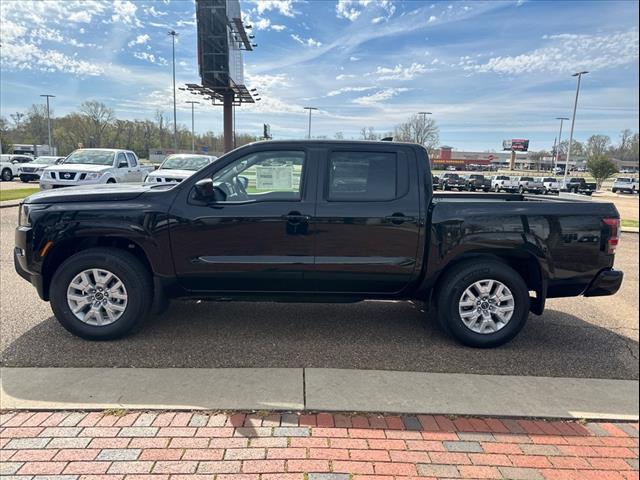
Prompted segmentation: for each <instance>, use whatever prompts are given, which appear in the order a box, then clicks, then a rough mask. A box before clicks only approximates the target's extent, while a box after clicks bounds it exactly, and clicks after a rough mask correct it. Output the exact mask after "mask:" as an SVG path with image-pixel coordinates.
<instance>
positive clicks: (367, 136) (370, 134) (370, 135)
mask: <svg viewBox="0 0 640 480" xmlns="http://www.w3.org/2000/svg"><path fill="white" fill-rule="evenodd" d="M360 135H361V136H362V140H378V138H379V137H378V134H377V133H376V132H375V129H374V128H373V127H362V128H361V129H360Z"/></svg>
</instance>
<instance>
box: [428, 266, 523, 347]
mask: <svg viewBox="0 0 640 480" xmlns="http://www.w3.org/2000/svg"><path fill="white" fill-rule="evenodd" d="M484 279H492V280H498V281H500V282H502V283H503V284H505V285H506V286H507V287H508V288H509V290H511V293H512V294H513V298H514V302H515V310H514V312H513V316H512V317H511V320H510V321H509V323H507V325H506V326H504V327H503V328H502V329H500V330H498V331H497V332H495V333H491V334H479V333H475V332H473V331H472V330H470V329H469V328H468V327H467V326H466V325H465V324H464V322H463V321H462V319H461V318H460V313H459V311H458V303H459V300H460V297H461V296H462V294H463V293H464V291H465V290H466V289H467V288H468V287H469V286H471V285H472V284H473V283H475V282H477V281H478V280H484ZM443 285H446V287H445V288H443V289H442V290H441V291H440V293H439V296H438V315H439V320H440V324H441V326H443V327H444V329H445V330H446V331H447V332H448V333H449V334H451V335H452V336H453V337H454V338H455V339H456V340H458V341H459V342H461V343H463V344H465V345H468V346H470V347H477V348H491V347H497V346H499V345H503V344H505V343H507V342H509V341H510V340H511V339H513V337H515V336H516V335H517V334H518V332H520V330H522V328H523V327H524V325H525V323H526V321H527V317H528V316H529V291H528V289H527V286H526V284H525V283H524V281H523V280H522V277H520V275H519V274H518V273H517V272H515V271H514V270H513V269H511V268H510V267H508V266H507V265H503V264H501V263H497V262H496V263H495V264H493V263H482V264H476V265H473V264H468V265H467V266H465V267H463V268H459V269H457V270H456V271H454V272H453V275H452V276H450V277H449V278H447V280H446V281H445V282H443Z"/></svg>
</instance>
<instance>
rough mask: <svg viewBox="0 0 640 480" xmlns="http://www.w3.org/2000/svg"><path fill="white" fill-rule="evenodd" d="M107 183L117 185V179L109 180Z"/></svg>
mask: <svg viewBox="0 0 640 480" xmlns="http://www.w3.org/2000/svg"><path fill="white" fill-rule="evenodd" d="M107 183H116V179H115V178H110V179H109V180H107Z"/></svg>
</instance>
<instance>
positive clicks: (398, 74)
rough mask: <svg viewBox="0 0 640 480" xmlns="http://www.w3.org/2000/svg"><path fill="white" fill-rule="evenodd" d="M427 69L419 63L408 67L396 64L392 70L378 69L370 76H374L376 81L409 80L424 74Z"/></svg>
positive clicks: (387, 68)
mask: <svg viewBox="0 0 640 480" xmlns="http://www.w3.org/2000/svg"><path fill="white" fill-rule="evenodd" d="M426 71H427V67H426V66H424V65H423V64H421V63H415V62H414V63H412V64H411V65H409V66H408V67H403V66H402V64H398V65H396V66H395V67H393V68H389V67H378V68H376V71H375V72H373V74H372V75H376V76H377V77H378V80H411V79H413V78H414V77H415V76H416V75H419V74H421V73H425V72H426Z"/></svg>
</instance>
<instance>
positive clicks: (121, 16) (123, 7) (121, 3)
mask: <svg viewBox="0 0 640 480" xmlns="http://www.w3.org/2000/svg"><path fill="white" fill-rule="evenodd" d="M137 10H138V7H137V6H136V5H135V4H134V3H133V2H130V1H129V0H115V1H114V2H113V15H111V21H112V22H113V23H118V22H121V23H126V24H134V25H137V26H141V25H142V24H141V23H140V20H138V18H137V17H136V11H137Z"/></svg>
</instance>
